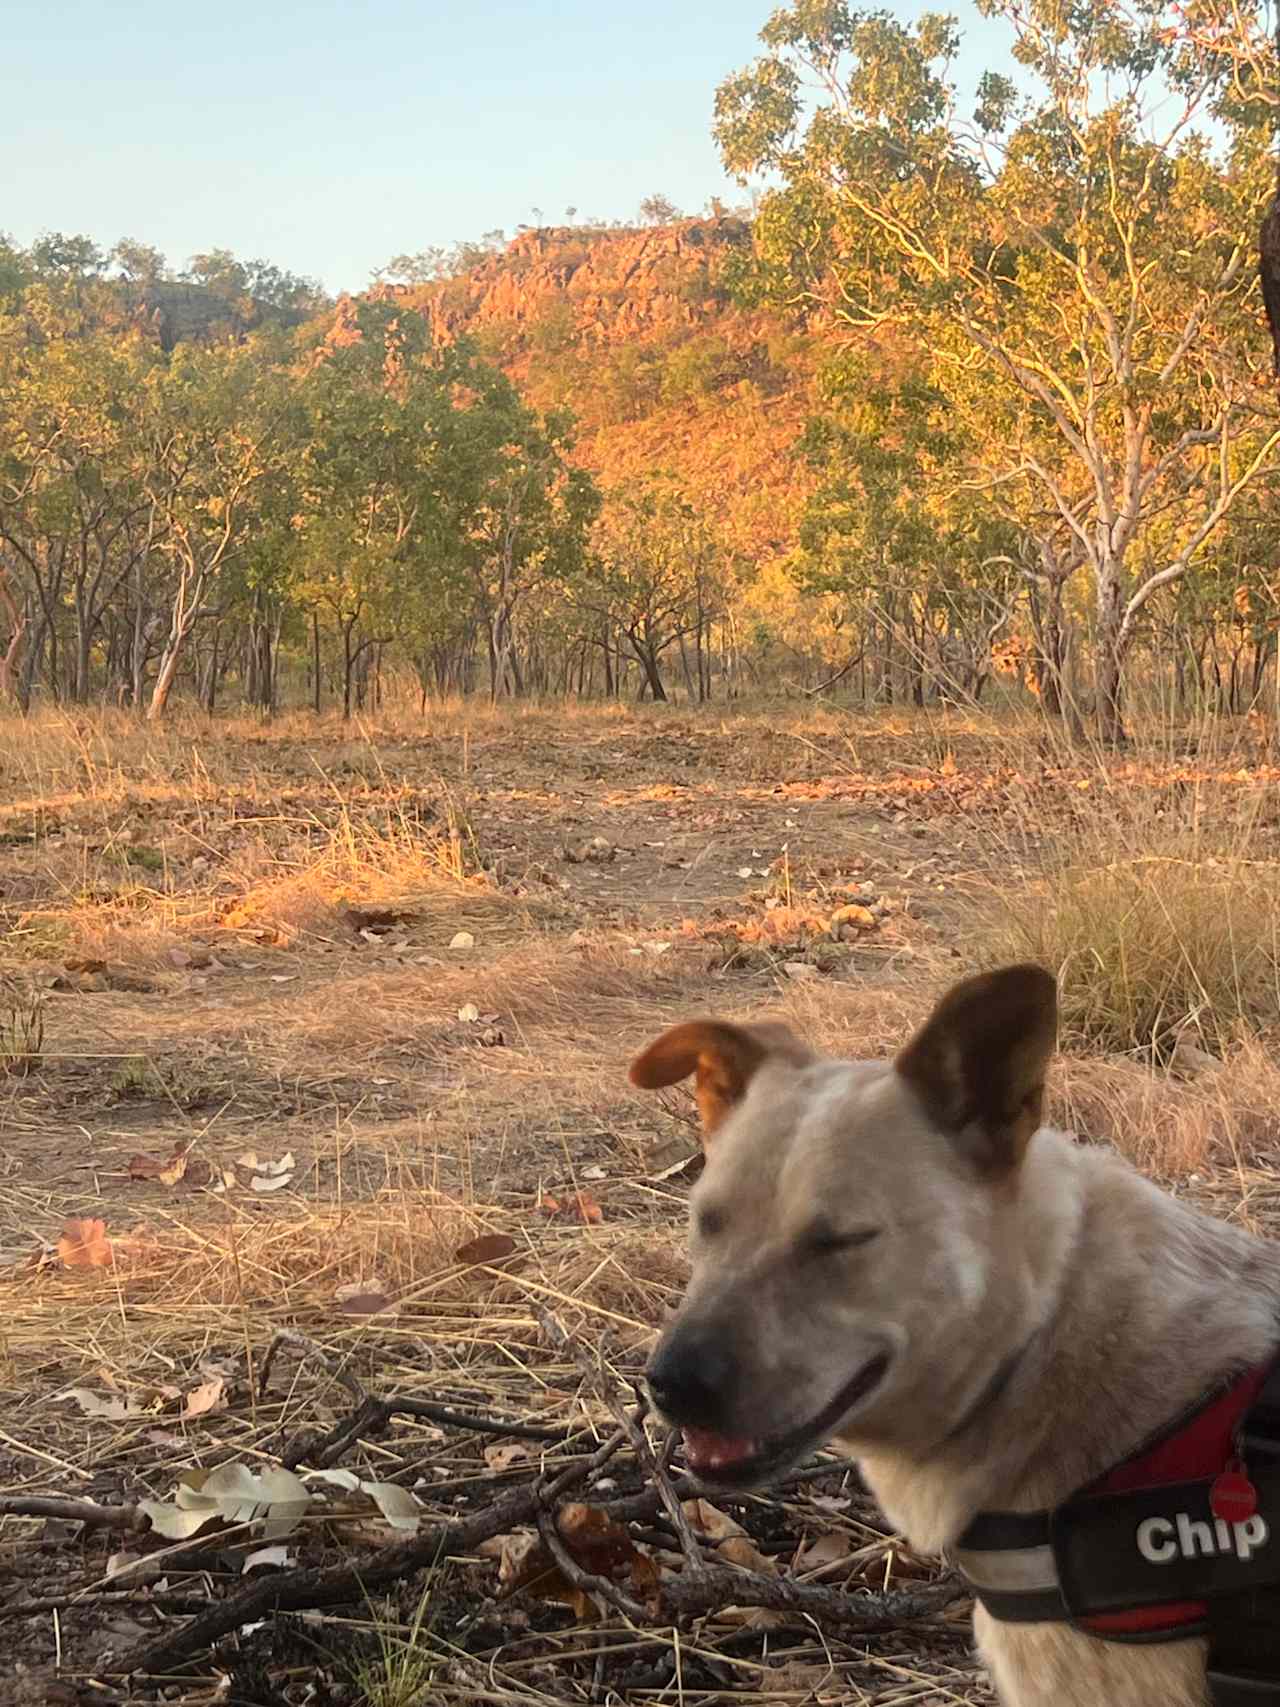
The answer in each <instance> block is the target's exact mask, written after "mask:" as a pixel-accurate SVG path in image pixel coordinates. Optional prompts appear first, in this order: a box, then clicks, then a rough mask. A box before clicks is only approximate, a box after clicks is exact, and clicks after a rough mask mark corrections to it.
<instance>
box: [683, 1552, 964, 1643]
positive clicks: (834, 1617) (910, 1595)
mask: <svg viewBox="0 0 1280 1707" xmlns="http://www.w3.org/2000/svg"><path fill="white" fill-rule="evenodd" d="M967 1592H968V1591H967V1590H966V1589H965V1588H964V1587H963V1585H962V1584H961V1583H960V1582H958V1581H957V1580H956V1579H955V1578H954V1577H948V1578H944V1580H943V1581H941V1582H938V1583H930V1584H928V1585H927V1586H926V1587H924V1588H920V1589H898V1590H892V1591H890V1592H888V1593H886V1594H850V1593H849V1592H848V1590H847V1589H843V1588H822V1587H820V1586H818V1585H816V1584H813V1583H798V1582H795V1581H794V1580H793V1579H792V1578H790V1577H764V1576H758V1575H757V1574H756V1573H755V1572H754V1571H739V1570H734V1569H732V1568H731V1567H730V1566H727V1565H709V1566H704V1568H703V1569H702V1571H701V1572H699V1573H697V1574H696V1575H695V1574H691V1573H690V1572H688V1571H682V1572H681V1573H680V1574H679V1575H678V1576H674V1577H669V1578H667V1579H666V1580H665V1581H664V1582H663V1584H662V1601H663V1605H664V1606H665V1607H667V1608H668V1609H669V1610H670V1611H671V1612H674V1613H677V1614H679V1615H681V1616H684V1617H694V1616H698V1615H701V1614H705V1613H708V1612H718V1611H720V1610H721V1609H722V1608H723V1607H726V1606H762V1607H767V1608H768V1609H770V1610H771V1611H775V1612H801V1613H807V1614H808V1615H809V1616H810V1617H811V1618H814V1619H816V1620H818V1622H819V1623H821V1624H824V1625H829V1626H830V1627H831V1628H832V1629H834V1630H842V1631H845V1632H850V1631H852V1632H856V1633H858V1634H860V1635H873V1634H874V1633H876V1632H877V1631H884V1630H893V1629H897V1628H898V1626H899V1625H902V1624H914V1623H918V1622H919V1620H921V1619H922V1618H930V1617H932V1616H933V1615H934V1613H937V1612H941V1611H942V1609H943V1608H944V1607H946V1606H950V1605H951V1604H952V1602H953V1601H957V1600H962V1599H963V1598H964V1596H965V1595H966V1593H967Z"/></svg>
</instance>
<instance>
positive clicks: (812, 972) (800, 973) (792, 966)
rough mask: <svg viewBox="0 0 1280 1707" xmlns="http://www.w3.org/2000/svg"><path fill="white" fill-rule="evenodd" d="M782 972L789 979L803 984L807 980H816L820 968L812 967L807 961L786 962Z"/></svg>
mask: <svg viewBox="0 0 1280 1707" xmlns="http://www.w3.org/2000/svg"><path fill="white" fill-rule="evenodd" d="M782 970H783V971H784V972H785V973H786V975H787V977H788V978H794V979H795V980H796V981H797V983H802V982H803V981H804V980H805V979H806V978H816V977H817V976H818V968H817V967H816V966H811V965H810V964H809V962H808V961H807V960H787V961H784V962H783V967H782Z"/></svg>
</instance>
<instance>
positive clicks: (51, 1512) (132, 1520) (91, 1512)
mask: <svg viewBox="0 0 1280 1707" xmlns="http://www.w3.org/2000/svg"><path fill="white" fill-rule="evenodd" d="M0 1517H55V1518H63V1519H64V1520H66V1521H67V1522H69V1523H83V1524H84V1525H85V1527H86V1528H88V1529H124V1530H127V1531H130V1532H139V1533H140V1532H141V1531H143V1530H145V1529H149V1528H150V1527H151V1519H150V1518H149V1517H148V1516H147V1515H146V1513H145V1512H142V1511H139V1509H138V1507H137V1506H136V1505H99V1504H98V1502H97V1501H96V1500H75V1499H63V1498H60V1497H54V1496H52V1495H48V1494H0Z"/></svg>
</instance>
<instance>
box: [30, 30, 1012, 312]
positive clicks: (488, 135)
mask: <svg viewBox="0 0 1280 1707" xmlns="http://www.w3.org/2000/svg"><path fill="white" fill-rule="evenodd" d="M771 3H772V0H759V3H758V4H757V3H756V0H701V3H700V4H698V3H691V0H640V3H639V4H631V5H628V4H625V3H624V4H622V5H619V4H618V3H617V0H613V3H609V0H564V3H563V4H560V5H555V4H553V3H552V0H524V3H523V4H522V3H520V0H473V3H472V4H470V5H465V4H463V5H447V4H442V3H440V0H365V3H364V4H342V3H341V0H307V3H306V4H302V3H301V0H262V3H261V4H258V5H246V4H244V3H243V0H223V3H222V4H219V5H209V4H206V5H189V4H188V5H175V4H174V3H173V0H164V3H163V4H162V3H161V0H43V3H41V0H0V14H2V15H3V18H4V30H3V49H2V53H3V74H0V159H3V161H4V162H5V178H6V180H7V184H6V187H5V189H4V191H3V192H2V193H0V231H6V232H8V233H9V234H11V235H12V236H14V237H16V238H17V240H18V241H19V242H21V243H29V242H31V240H32V239H33V238H35V237H37V236H38V235H39V234H40V233H41V232H42V231H46V230H59V231H66V232H87V233H88V234H89V235H91V236H93V237H95V238H97V239H98V241H99V242H101V243H103V244H108V245H109V244H110V243H113V242H114V241H115V240H116V239H117V238H119V237H124V236H127V237H135V238H138V239H140V240H141V241H143V242H145V243H151V244H154V245H155V246H156V247H157V248H158V249H161V250H163V251H164V252H165V253H166V254H167V255H168V257H169V259H170V260H171V261H173V262H175V263H176V264H179V265H181V264H183V263H184V262H185V261H186V260H187V258H188V257H189V256H190V255H192V254H193V253H195V252H196V251H198V250H201V249H210V248H226V249H231V250H234V251H235V252H236V253H237V254H238V255H241V256H243V257H246V258H250V257H262V258H263V259H265V260H269V261H274V262H275V263H276V264H277V265H278V266H282V267H287V268H290V269H291V270H292V271H294V272H300V273H306V274H310V275H312V276H314V277H317V278H319V279H320V280H322V282H323V283H324V284H325V285H327V286H328V287H329V288H330V289H333V290H338V289H342V288H353V289H358V288H360V287H362V286H363V285H365V284H366V283H367V282H368V279H369V276H370V274H371V273H372V272H373V271H375V270H376V269H377V268H378V267H380V266H382V265H383V264H384V263H385V262H386V261H387V260H388V259H389V258H390V257H391V256H392V255H393V254H396V253H401V252H403V251H406V250H417V249H421V248H425V247H427V246H428V245H431V244H448V243H452V242H454V241H456V240H457V239H460V238H467V237H475V236H478V235H479V234H480V233H481V232H484V231H487V230H490V229H492V228H493V227H495V226H501V227H503V228H504V229H505V230H506V231H508V233H510V232H511V231H512V230H513V228H514V227H515V226H516V225H518V224H521V223H526V224H528V223H533V222H534V220H535V219H536V217H537V216H536V214H535V209H541V211H542V214H543V216H544V218H545V219H546V220H547V221H557V222H558V221H560V220H561V219H562V218H563V216H564V210H565V208H566V207H567V206H570V205H574V206H576V207H577V208H578V209H579V213H580V216H585V215H595V216H599V217H601V218H605V219H613V218H619V219H629V218H632V217H633V216H634V215H635V212H636V208H637V205H638V203H639V202H640V200H641V198H642V197H643V196H645V195H648V194H650V193H651V192H653V191H661V192H662V193H663V194H664V195H667V196H670V197H671V198H672V199H673V200H674V201H675V202H676V203H677V204H678V205H680V206H681V207H683V208H685V209H688V210H689V211H697V210H699V209H700V208H701V207H702V205H703V204H704V203H705V202H706V200H707V198H708V197H709V196H712V195H725V196H731V197H737V196H738V192H736V191H735V190H733V189H732V188H731V187H730V186H728V185H727V184H726V181H725V178H724V175H723V173H722V171H721V169H720V164H719V160H718V158H717V155H716V150H715V147H714V145H713V143H712V141H711V134H710V124H711V106H712V100H713V97H714V93H715V88H716V85H717V83H718V82H719V81H720V80H721V79H722V78H723V77H724V76H725V75H726V74H727V73H728V72H730V71H733V70H735V69H736V68H737V67H739V66H740V65H743V64H745V63H746V62H747V61H749V60H750V59H751V58H752V57H753V56H754V54H755V52H756V50H757V43H756V35H757V31H758V30H759V28H760V25H761V24H762V23H763V22H764V20H765V18H766V17H767V16H768V13H769V11H770V9H771ZM902 9H903V10H904V11H910V12H911V13H915V12H917V11H919V10H921V9H923V4H922V0H910V3H909V4H907V5H904V6H903V8H902ZM935 9H939V10H942V9H950V10H955V11H957V12H959V13H961V15H963V16H965V17H966V18H967V19H968V20H974V18H975V15H974V13H973V11H972V7H971V6H970V5H969V4H965V5H964V6H962V7H961V6H955V7H951V8H945V7H944V6H943V5H939V4H938V3H937V0H935ZM990 28H991V27H990V26H984V25H981V24H978V23H972V24H971V31H973V32H975V33H980V35H981V37H982V38H983V39H975V37H974V34H971V36H970V38H969V39H968V40H967V41H966V52H965V56H964V58H965V61H966V64H965V71H966V73H970V74H971V72H972V70H974V69H977V68H980V66H981V63H982V60H983V58H984V49H986V48H987V47H988V46H989V45H990V44H991V41H992V38H991V35H990V34H989V31H990ZM993 57H998V56H993ZM965 80H966V81H968V80H969V77H968V76H966V79H965Z"/></svg>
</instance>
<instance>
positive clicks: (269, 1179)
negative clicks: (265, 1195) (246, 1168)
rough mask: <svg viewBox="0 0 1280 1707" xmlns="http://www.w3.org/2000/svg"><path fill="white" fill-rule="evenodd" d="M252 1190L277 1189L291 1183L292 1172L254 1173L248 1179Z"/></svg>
mask: <svg viewBox="0 0 1280 1707" xmlns="http://www.w3.org/2000/svg"><path fill="white" fill-rule="evenodd" d="M249 1184H250V1186H251V1187H252V1189H253V1190H254V1191H279V1190H280V1188H281V1186H285V1185H292V1184H293V1175H292V1174H254V1176H253V1178H252V1179H251V1180H250V1181H249Z"/></svg>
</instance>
